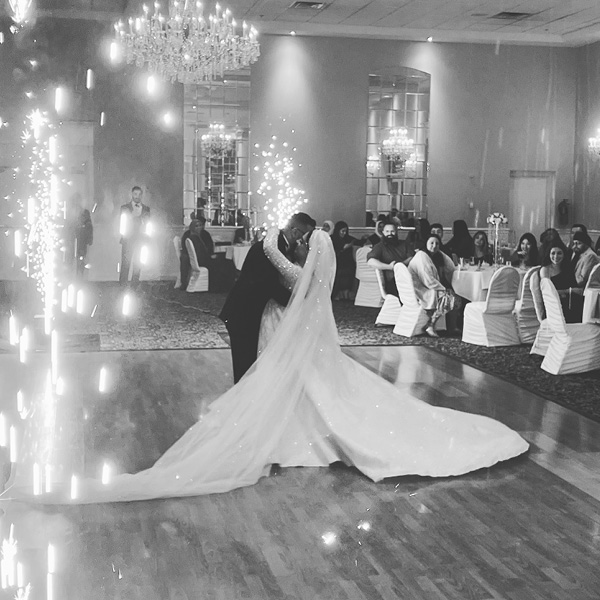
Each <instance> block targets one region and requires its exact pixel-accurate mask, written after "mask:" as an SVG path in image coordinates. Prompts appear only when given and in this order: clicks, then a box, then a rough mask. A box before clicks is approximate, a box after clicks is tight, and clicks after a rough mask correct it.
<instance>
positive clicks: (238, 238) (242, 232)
mask: <svg viewBox="0 0 600 600" xmlns="http://www.w3.org/2000/svg"><path fill="white" fill-rule="evenodd" d="M239 223H240V225H241V227H240V228H239V229H236V230H235V233H234V234H233V243H234V244H243V243H244V242H249V241H251V240H252V236H251V232H250V217H248V216H246V215H242V216H241V217H240V218H239Z"/></svg>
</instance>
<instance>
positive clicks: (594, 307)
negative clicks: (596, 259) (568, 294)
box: [581, 265, 600, 323]
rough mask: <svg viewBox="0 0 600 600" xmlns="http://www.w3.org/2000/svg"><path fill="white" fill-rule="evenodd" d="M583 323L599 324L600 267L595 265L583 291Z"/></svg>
mask: <svg viewBox="0 0 600 600" xmlns="http://www.w3.org/2000/svg"><path fill="white" fill-rule="evenodd" d="M581 320H582V322H583V323H594V322H596V323H600V265H596V266H595V267H594V268H593V269H592V272H591V273H590V278H589V279H588V282H587V284H586V286H585V289H584V290H583V318H582V319H581Z"/></svg>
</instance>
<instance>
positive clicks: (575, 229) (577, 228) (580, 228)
mask: <svg viewBox="0 0 600 600" xmlns="http://www.w3.org/2000/svg"><path fill="white" fill-rule="evenodd" d="M576 233H585V234H586V235H588V232H587V227H586V226H585V225H583V224H581V223H575V224H573V225H572V226H571V233H570V234H569V251H570V252H571V262H572V263H573V268H575V265H576V264H577V261H578V260H579V256H580V255H579V254H577V253H575V252H573V237H574V236H575V234H576ZM590 246H591V244H590Z"/></svg>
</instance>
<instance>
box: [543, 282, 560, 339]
mask: <svg viewBox="0 0 600 600" xmlns="http://www.w3.org/2000/svg"><path fill="white" fill-rule="evenodd" d="M540 288H541V290H542V298H543V299H544V307H545V308H546V314H547V315H548V323H549V325H550V328H551V329H552V331H553V332H554V333H555V334H556V333H559V334H560V333H562V334H566V332H567V328H566V323H565V316H564V315H563V310H562V306H561V304H560V298H559V297H558V292H557V291H556V288H555V287H554V284H553V283H552V282H551V281H550V279H548V278H547V277H544V279H542V281H541V282H540Z"/></svg>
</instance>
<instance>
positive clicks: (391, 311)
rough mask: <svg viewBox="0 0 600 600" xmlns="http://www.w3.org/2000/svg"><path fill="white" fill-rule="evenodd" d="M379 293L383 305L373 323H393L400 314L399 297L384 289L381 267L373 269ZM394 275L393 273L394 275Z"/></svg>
mask: <svg viewBox="0 0 600 600" xmlns="http://www.w3.org/2000/svg"><path fill="white" fill-rule="evenodd" d="M375 276H376V277H377V284H378V285H379V293H380V294H381V297H382V298H383V306H382V307H381V310H380V311H379V313H378V315H377V318H376V319H375V325H395V324H396V321H397V320H398V316H399V315H400V299H399V298H398V296H394V295H393V294H388V293H387V292H386V291H385V283H384V279H383V273H382V271H381V269H375ZM394 277H395V275H394Z"/></svg>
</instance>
